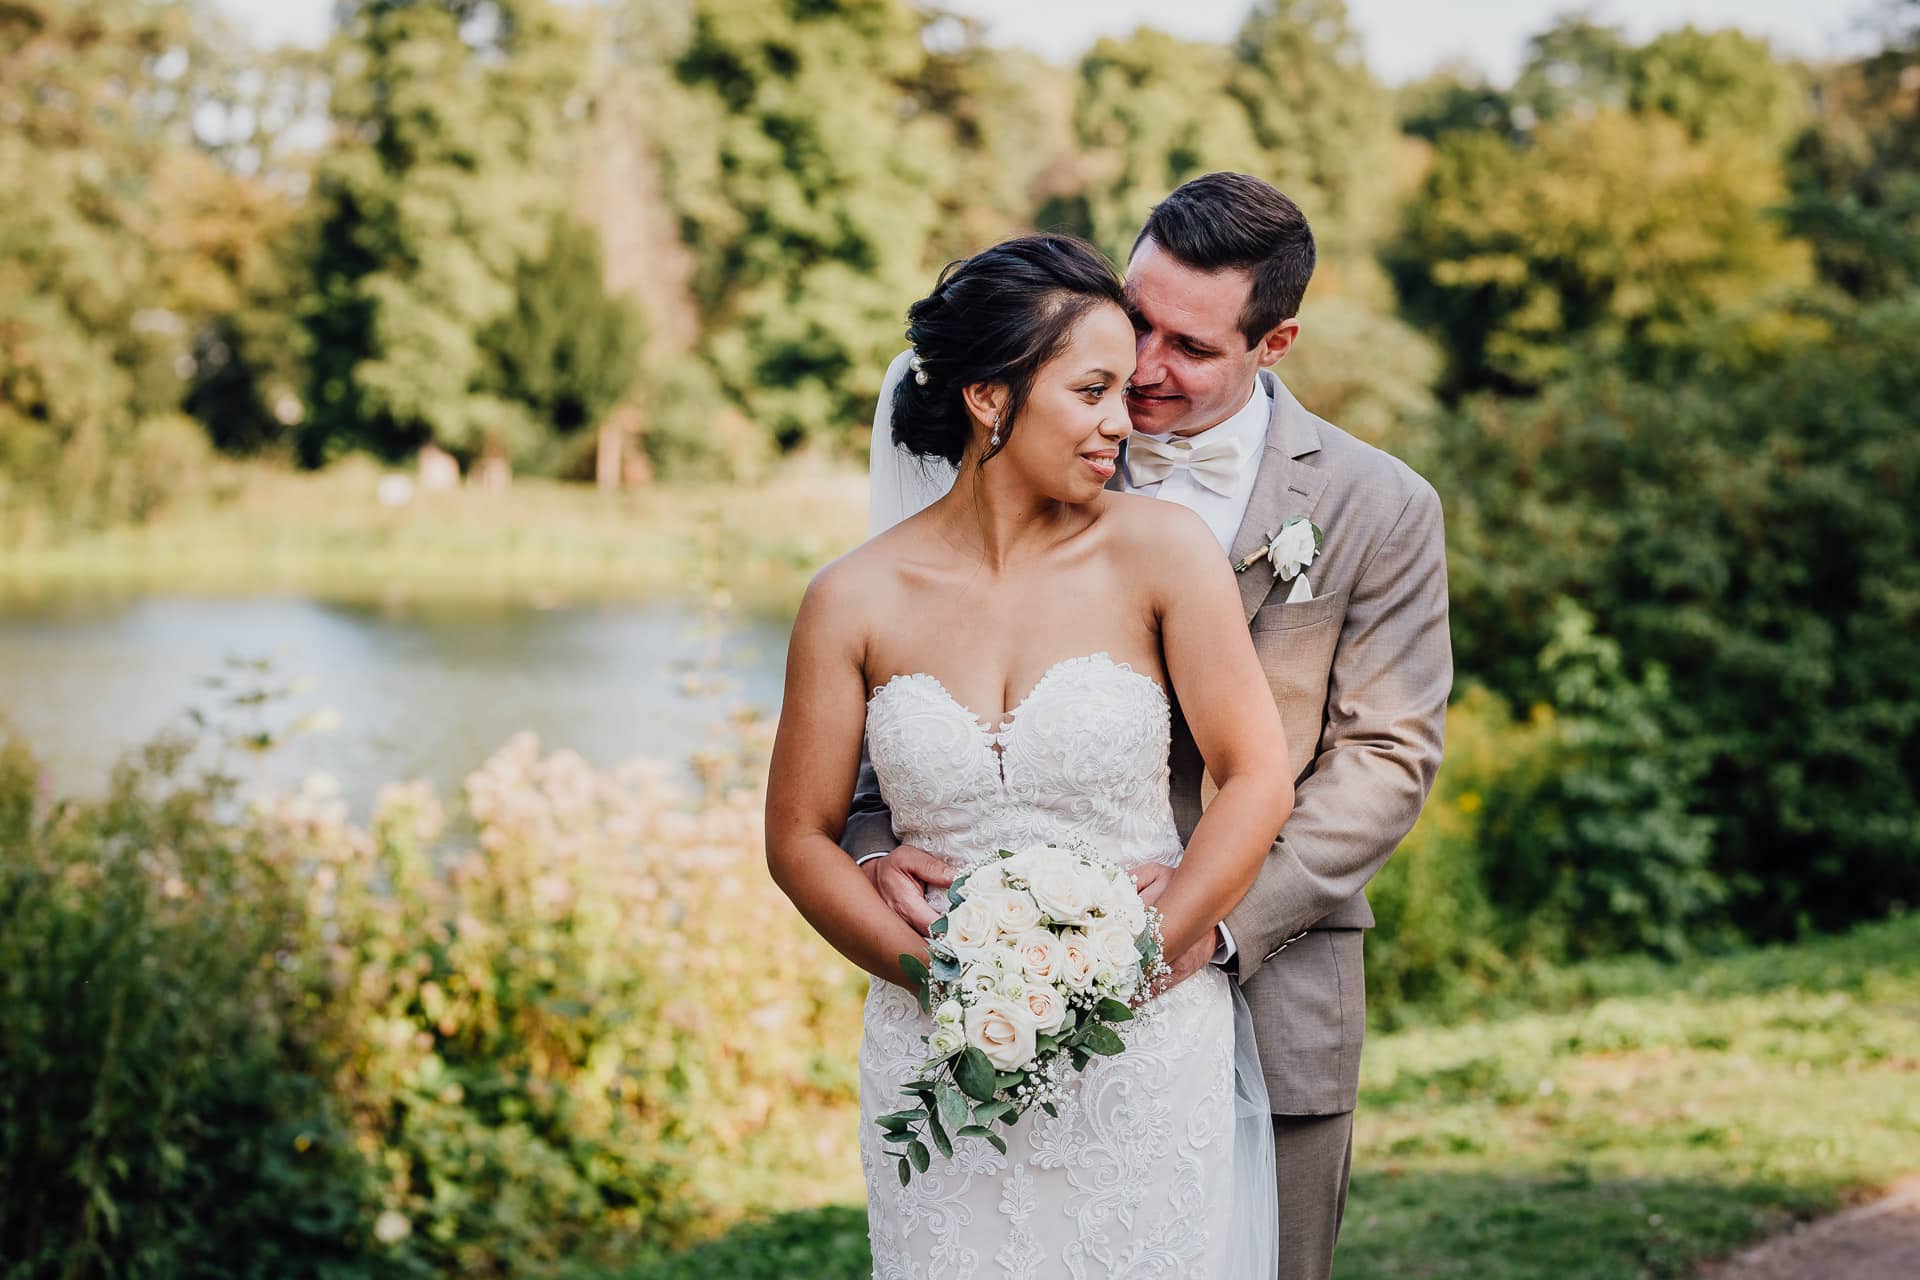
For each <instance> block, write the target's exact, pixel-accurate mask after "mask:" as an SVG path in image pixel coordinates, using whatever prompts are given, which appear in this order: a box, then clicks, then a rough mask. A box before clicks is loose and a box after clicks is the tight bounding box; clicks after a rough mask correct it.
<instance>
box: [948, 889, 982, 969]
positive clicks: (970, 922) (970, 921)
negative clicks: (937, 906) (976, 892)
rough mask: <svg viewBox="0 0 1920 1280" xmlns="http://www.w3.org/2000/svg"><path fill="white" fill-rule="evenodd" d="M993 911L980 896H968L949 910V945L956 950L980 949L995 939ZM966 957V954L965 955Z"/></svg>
mask: <svg viewBox="0 0 1920 1280" xmlns="http://www.w3.org/2000/svg"><path fill="white" fill-rule="evenodd" d="M993 930H994V923H993V911H992V908H991V907H990V906H989V904H987V903H986V902H983V901H981V900H980V899H979V898H968V899H967V900H966V901H965V902H963V903H961V904H960V905H959V906H957V907H955V908H954V909H953V910H951V911H949V912H947V932H946V935H945V936H946V940H947V945H948V946H950V947H952V948H953V949H954V950H955V951H959V952H970V951H978V950H979V949H980V948H981V947H984V946H986V945H987V944H988V943H989V942H992V941H993ZM963 958H964V956H963Z"/></svg>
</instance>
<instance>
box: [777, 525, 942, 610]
mask: <svg viewBox="0 0 1920 1280" xmlns="http://www.w3.org/2000/svg"><path fill="white" fill-rule="evenodd" d="M910 524H912V521H911V520H909V521H906V522H904V523H903V524H899V525H895V526H894V527H893V528H891V529H888V530H886V531H885V532H884V533H880V534H877V535H875V536H874V537H871V538H869V539H867V540H866V541H865V542H863V543H861V544H860V545H859V546H857V547H855V548H853V550H851V551H848V552H847V553H846V554H844V555H842V556H840V557H838V558H837V559H834V560H831V561H829V562H828V563H827V564H825V565H824V566H822V567H821V569H820V571H819V572H818V573H816V574H814V575H813V580H812V581H811V582H809V583H808V584H807V592H806V595H805V596H803V597H802V598H801V602H800V609H801V617H802V619H804V618H807V617H810V616H813V617H817V616H820V615H823V614H824V615H827V617H828V618H829V619H831V620H833V621H836V622H843V623H847V624H851V625H853V626H855V627H858V626H859V625H860V624H861V622H862V620H864V619H865V618H866V617H867V616H868V615H869V614H872V613H875V612H877V611H879V610H880V609H881V607H882V606H883V605H884V603H885V602H886V601H888V600H891V599H897V597H898V595H899V592H900V587H901V585H902V574H901V569H902V565H903V563H904V560H905V553H906V552H907V551H908V550H909V549H910V548H911V547H912V546H913V545H914V542H915V537H914V531H913V530H911V529H908V528H907V525H910ZM798 621H800V619H796V623H797V622H798Z"/></svg>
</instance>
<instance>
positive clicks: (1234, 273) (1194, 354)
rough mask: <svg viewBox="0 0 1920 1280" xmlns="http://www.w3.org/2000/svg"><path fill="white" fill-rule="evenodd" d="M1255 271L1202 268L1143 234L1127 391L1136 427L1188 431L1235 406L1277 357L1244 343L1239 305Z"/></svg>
mask: <svg viewBox="0 0 1920 1280" xmlns="http://www.w3.org/2000/svg"><path fill="white" fill-rule="evenodd" d="M1251 287H1252V277H1251V276H1249V275H1248V273H1247V272H1245V271H1241V270H1237V269H1228V270H1225V271H1200V270H1196V269H1195V268H1193V267H1190V266H1187V265H1186V264H1185V263H1183V262H1181V261H1179V260H1178V259H1177V258H1175V257H1174V256H1173V255H1172V254H1170V253H1168V252H1167V251H1166V250H1164V249H1162V248H1161V247H1160V246H1159V245H1158V244H1155V243H1154V241H1153V239H1152V237H1148V238H1147V239H1145V240H1142V241H1141V242H1140V247H1139V248H1138V249H1136V250H1134V254H1133V257H1132V259H1131V260H1129V261H1128V263H1127V301H1128V303H1129V307H1130V309H1131V311H1132V313H1133V331H1134V334H1135V343H1134V352H1135V359H1136V367H1135V369H1134V373H1133V386H1132V388H1131V390H1129V391H1128V393H1127V412H1128V413H1129V414H1130V415H1132V418H1133V429H1134V430H1135V431H1141V432H1145V433H1147V434H1148V435H1165V434H1167V433H1168V432H1174V433H1177V434H1180V435H1191V434H1193V433H1194V432H1197V431H1205V430H1206V429H1207V428H1208V427H1212V426H1217V425H1218V424H1220V423H1222V422H1225V421H1226V420H1227V419H1228V418H1231V417H1232V416H1233V415H1234V414H1236V413H1238V412H1239V411H1240V409H1241V408H1242V407H1243V406H1245V404H1246V403H1247V398H1248V397H1249V396H1251V395H1252V394H1253V379H1254V376H1255V375H1256V374H1257V373H1259V371H1260V366H1261V365H1262V364H1263V363H1272V360H1271V358H1269V357H1268V356H1267V348H1266V344H1264V343H1263V344H1257V345H1255V346H1254V347H1252V348H1251V349H1250V348H1248V346H1247V339H1246V335H1245V334H1243V333H1242V332H1241V331H1240V313H1241V311H1242V310H1243V309H1244V308H1245V307H1246V305H1247V294H1248V290H1249V289H1250V288H1251Z"/></svg>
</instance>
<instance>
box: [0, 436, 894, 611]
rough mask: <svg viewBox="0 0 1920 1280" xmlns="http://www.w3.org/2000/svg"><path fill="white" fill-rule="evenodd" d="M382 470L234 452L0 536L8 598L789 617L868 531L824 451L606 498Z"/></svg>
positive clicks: (845, 481) (862, 486)
mask: <svg viewBox="0 0 1920 1280" xmlns="http://www.w3.org/2000/svg"><path fill="white" fill-rule="evenodd" d="M380 482H381V472H380V471H379V470H378V469H376V468H375V467H373V466H371V465H370V464H367V463H365V462H363V461H350V462H346V463H342V464H340V465H337V466H335V467H332V468H329V469H328V470H326V471H323V472H317V473H316V472H295V471H288V470H285V469H282V468H278V467H270V466H265V465H261V464H229V465H227V466H226V467H225V468H224V469H223V470H222V471H221V472H220V474H219V475H218V476H217V477H216V479H215V481H214V482H213V483H212V484H210V485H209V486H208V496H207V497H204V498H200V499H196V500H195V501H193V502H191V503H188V504H185V505H183V506H181V507H180V508H178V509H176V510H172V511H168V512H165V513H162V514H161V515H159V516H156V517H155V518H154V519H153V520H151V521H150V522H148V523H146V524H142V525H134V526H123V527H118V528H114V529H109V530H104V531H100V532H94V533H85V534H77V535H72V536H67V537H62V538H59V539H53V538H46V537H37V538H36V537H29V538H23V539H20V540H17V541H16V542H15V543H14V544H13V545H11V546H8V547H5V548H0V603H3V602H4V601H6V600H8V599H16V600H18V599H40V598H46V597H50V596H60V595H73V594H82V595H102V594H156V593H192V594H202V593H204V594H221V595H253V594H263V593H298V594H302V595H307V596H313V597H318V598H323V599H328V600H338V601H348V602H385V601H395V600H401V601H424V602H445V603H460V602H476V603H477V602H496V601H516V602H525V603H532V604H537V605H543V606H545V605H561V604H571V603H592V602H612V601H642V600H655V599H662V598H667V597H684V596H688V595H695V594H700V593H711V591H712V590H713V589H714V588H716V587H718V588H724V590H725V591H726V592H727V593H728V596H729V597H730V599H731V600H732V601H733V602H734V603H737V604H739V605H740V606H742V607H744V608H748V609H751V610H755V611H762V612H769V613H775V614H791V612H792V610H793V608H794V607H795V606H796V605H797V603H798V601H799V598H800V593H801V592H802V591H803V590H805V588H806V584H807V581H808V579H809V578H811V576H812V575H813V573H814V571H815V570H816V569H818V568H819V566H820V565H822V564H824V563H825V562H826V561H827V560H830V559H832V558H833V557H834V556H836V555H838V554H840V553H841V552H842V551H845V550H846V549H847V548H848V547H851V546H853V545H854V544H855V543H856V542H858V541H859V540H860V539H861V538H862V537H863V536H865V527H866V479H865V477H864V476H862V475H859V474H858V473H856V472H854V471H851V470H847V469H838V468H830V467H826V466H824V465H801V466H794V467H790V468H788V469H786V470H785V471H782V472H780V473H778V474H776V475H775V476H774V477H772V478H770V479H768V480H767V481H765V482H762V483H757V484H752V485H745V484H738V485H700V486H689V487H684V488H682V487H665V486H656V487H650V488H646V489H638V490H629V491H626V492H622V493H612V494H603V493H600V492H598V491H596V490H594V489H592V488H590V487H587V486H583V485H578V484H560V483H557V482H554V481H547V480H538V479H526V480H516V481H515V482H514V483H513V485H512V487H511V488H510V489H508V490H507V491H506V492H504V493H497V494H494V493H483V492H479V491H477V490H471V489H466V488H459V489H454V490H449V491H445V492H438V493H427V492H423V491H420V490H419V489H417V488H413V489H412V491H411V493H410V494H409V496H408V498H407V500H406V501H405V502H404V503H399V504H396V505H388V504H386V503H383V502H382V501H381V498H380V487H381V485H380ZM390 490H391V486H390ZM390 496H391V493H390Z"/></svg>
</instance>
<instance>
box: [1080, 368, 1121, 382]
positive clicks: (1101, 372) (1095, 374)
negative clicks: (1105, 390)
mask: <svg viewBox="0 0 1920 1280" xmlns="http://www.w3.org/2000/svg"><path fill="white" fill-rule="evenodd" d="M1080 376H1081V377H1082V378H1105V379H1106V380H1107V381H1108V382H1112V381H1113V380H1114V379H1115V378H1116V377H1118V376H1119V375H1117V374H1115V373H1114V371H1113V370H1111V369H1089V370H1087V371H1086V372H1085V373H1083V374H1081V375H1080Z"/></svg>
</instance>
